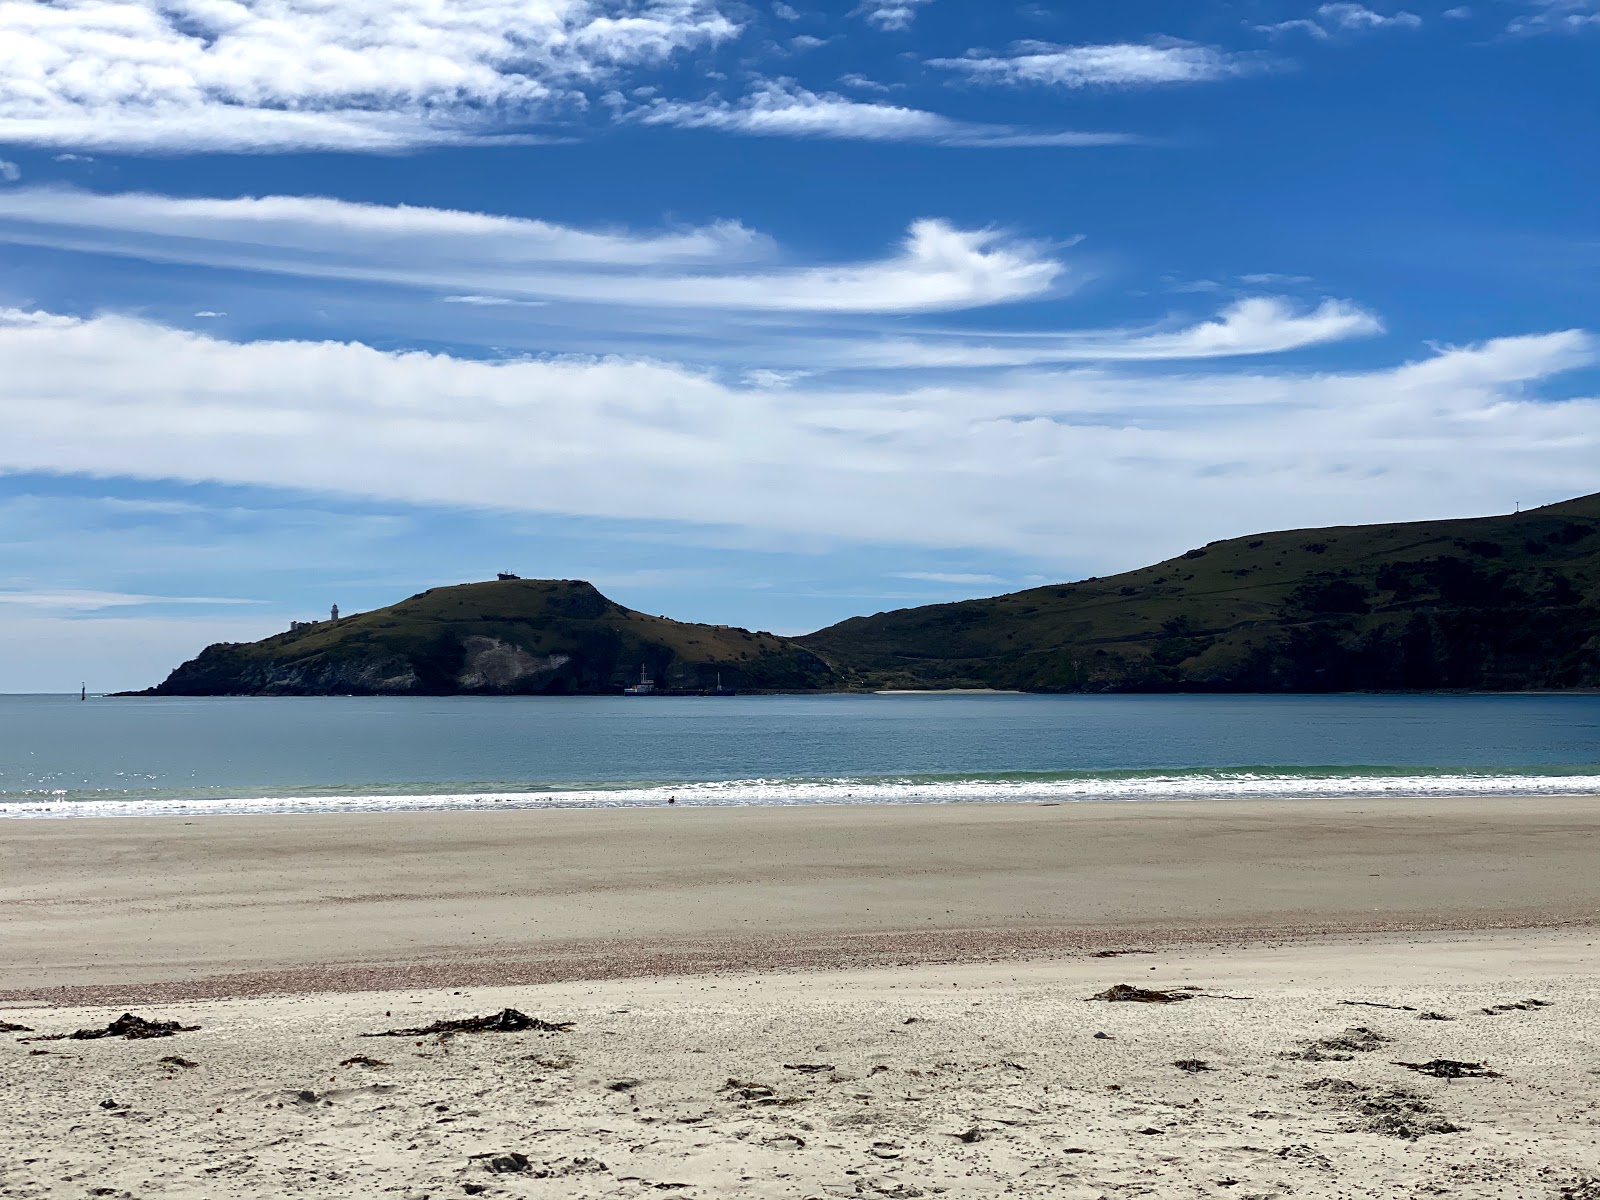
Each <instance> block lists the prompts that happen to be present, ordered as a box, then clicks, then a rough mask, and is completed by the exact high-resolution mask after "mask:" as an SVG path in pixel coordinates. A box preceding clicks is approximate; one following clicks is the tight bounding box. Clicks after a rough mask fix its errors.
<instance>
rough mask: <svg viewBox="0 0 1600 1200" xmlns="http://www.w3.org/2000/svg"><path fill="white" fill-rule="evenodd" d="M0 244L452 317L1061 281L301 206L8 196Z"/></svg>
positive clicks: (925, 243) (839, 299) (1024, 250)
mask: <svg viewBox="0 0 1600 1200" xmlns="http://www.w3.org/2000/svg"><path fill="white" fill-rule="evenodd" d="M0 240H9V241H13V242H24V243H27V244H33V245H46V246H53V247H59V248H65V249H73V250H95V251H99V252H104V253H113V254H121V255H128V256H132V257H137V258H143V259H148V260H152V261H160V262H182V263H190V264H195V265H204V266H213V267H227V268H232V269H238V270H254V271H266V272H273V273H278V274H290V275H301V276H306V277H311V278H332V279H347V280H360V281H366V282H374V283H391V284H403V285H410V286H417V287H437V288H441V289H451V294H452V296H454V297H456V299H455V302H456V303H467V304H471V303H479V304H481V303H484V302H485V301H486V300H488V299H490V298H491V297H502V298H506V299H528V298H533V299H561V300H570V301H581V302H593V303H606V304H626V305H634V306H645V307H649V306H657V307H663V306H664V307H690V308H731V309H752V310H760V311H818V312H918V311H931V310H938V309H956V308H967V307H972V306H974V305H983V304H996V303H1002V302H1005V301H1011V300H1019V299H1024V298H1027V297H1031V296H1037V295H1041V294H1043V293H1044V292H1046V291H1048V290H1049V289H1050V288H1052V287H1053V286H1055V285H1056V284H1057V282H1058V281H1059V280H1060V278H1061V277H1062V275H1063V273H1064V267H1063V265H1062V264H1061V263H1060V262H1058V261H1057V260H1055V259H1053V258H1051V257H1049V256H1047V255H1046V254H1044V253H1043V252H1042V250H1041V248H1039V247H1037V246H1034V245H1031V244H1028V243H1023V242H1017V241H1014V240H1010V239H1007V238H1004V237H1002V236H1001V235H1000V234H998V233H996V232H994V231H992V230H961V229H956V228H954V227H953V226H951V225H949V224H947V223H945V222H942V221H936V220H924V221H918V222H916V223H915V224H913V225H912V226H911V229H910V231H909V233H908V235H907V237H906V240H905V242H904V243H903V245H902V246H901V247H900V249H899V251H898V252H897V253H895V254H893V255H891V256H889V257H887V258H883V259H880V260H877V261H871V262H865V263H848V264H839V265H829V266H820V267H785V268H775V269H770V270H761V271H751V270H748V269H737V268H743V267H746V265H747V264H746V261H745V260H749V259H752V258H760V257H770V254H771V250H772V247H771V244H770V242H769V241H768V240H767V239H765V238H763V237H761V236H759V235H757V234H753V233H751V232H750V231H749V230H747V229H745V228H744V227H743V226H741V225H737V224H734V223H723V224H718V225H714V226H709V227H706V228H702V229H691V230H685V231H682V232H669V233H652V234H643V235H634V234H628V233H621V232H594V231H589V230H580V229H575V228H572V227H570V226H562V225H553V224H550V223H548V222H543V221H534V220H528V219H525V218H517V217H500V216H490V215H487V214H483V213H466V212H456V211H449V210H443V209H431V208H409V207H404V206H401V207H394V208H388V207H382V206H378V205H370V204H353V203H350V202H348V201H343V200H333V199H328V198H324V197H299V196H266V197H261V198H249V197H246V198H241V199H235V200H209V199H201V200H195V199H179V198H173V197H167V196H155V195H148V194H142V193H131V194H124V195H95V194H92V193H88V192H78V191H64V190H55V189H49V190H47V189H31V188H23V189H19V190H15V191H11V190H8V191H6V192H4V193H0ZM686 266H689V267H703V268H714V269H702V270H695V271H689V270H684V269H683V268H684V267H686ZM624 268H628V269H624ZM454 289H471V290H470V291H462V292H457V291H455V290H454ZM463 296H465V297H471V298H470V299H463V298H461V297H463Z"/></svg>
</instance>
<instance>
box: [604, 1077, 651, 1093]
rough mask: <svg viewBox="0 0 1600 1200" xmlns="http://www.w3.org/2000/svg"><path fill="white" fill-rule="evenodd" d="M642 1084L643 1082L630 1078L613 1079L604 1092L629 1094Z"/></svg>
mask: <svg viewBox="0 0 1600 1200" xmlns="http://www.w3.org/2000/svg"><path fill="white" fill-rule="evenodd" d="M642 1082H643V1080H640V1079H631V1078H630V1079H613V1080H612V1081H611V1082H610V1083H608V1084H606V1090H607V1091H611V1092H631V1091H633V1089H634V1088H636V1087H638V1086H639V1084H640V1083H642Z"/></svg>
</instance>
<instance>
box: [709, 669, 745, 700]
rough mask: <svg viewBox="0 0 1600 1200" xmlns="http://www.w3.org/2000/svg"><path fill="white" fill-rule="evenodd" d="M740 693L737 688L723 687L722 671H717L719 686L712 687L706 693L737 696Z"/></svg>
mask: <svg viewBox="0 0 1600 1200" xmlns="http://www.w3.org/2000/svg"><path fill="white" fill-rule="evenodd" d="M738 694H739V690H738V689H737V688H731V687H723V686H722V672H721V671H718V672H717V686H716V687H714V688H712V689H711V690H710V691H709V692H707V693H706V695H708V696H737V695H738Z"/></svg>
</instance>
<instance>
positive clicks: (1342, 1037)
mask: <svg viewBox="0 0 1600 1200" xmlns="http://www.w3.org/2000/svg"><path fill="white" fill-rule="evenodd" d="M1392 1041H1394V1039H1393V1038H1392V1037H1385V1036H1384V1035H1383V1034H1381V1033H1379V1032H1378V1031H1377V1030H1376V1029H1369V1028H1368V1027H1367V1026H1365V1025H1352V1026H1351V1027H1350V1028H1349V1029H1346V1030H1345V1031H1344V1032H1343V1033H1336V1034H1334V1035H1333V1036H1332V1037H1325V1038H1318V1039H1316V1040H1315V1041H1310V1042H1307V1043H1306V1044H1305V1048H1304V1049H1303V1050H1286V1051H1284V1052H1283V1053H1282V1054H1281V1055H1279V1057H1280V1058H1289V1059H1294V1060H1296V1061H1298V1062H1349V1061H1350V1059H1351V1057H1352V1052H1353V1053H1355V1054H1369V1053H1371V1052H1372V1051H1374V1050H1376V1049H1378V1047H1380V1046H1383V1045H1387V1044H1388V1043H1389V1042H1392Z"/></svg>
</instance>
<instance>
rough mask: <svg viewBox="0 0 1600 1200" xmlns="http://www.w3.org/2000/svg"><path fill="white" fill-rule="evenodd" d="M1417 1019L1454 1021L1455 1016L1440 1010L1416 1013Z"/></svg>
mask: <svg viewBox="0 0 1600 1200" xmlns="http://www.w3.org/2000/svg"><path fill="white" fill-rule="evenodd" d="M1417 1020H1419V1021H1454V1020H1455V1018H1454V1017H1452V1016H1448V1015H1446V1014H1445V1013H1442V1012H1425V1013H1419V1014H1418V1015H1417Z"/></svg>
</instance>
